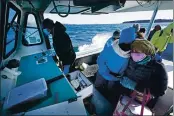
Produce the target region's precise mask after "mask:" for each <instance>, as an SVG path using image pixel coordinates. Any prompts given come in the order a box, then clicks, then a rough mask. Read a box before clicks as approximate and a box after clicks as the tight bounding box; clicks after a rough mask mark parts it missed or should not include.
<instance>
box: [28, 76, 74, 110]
mask: <svg viewBox="0 0 174 116" xmlns="http://www.w3.org/2000/svg"><path fill="white" fill-rule="evenodd" d="M48 88H49V93H48V94H49V96H50V97H49V98H48V99H46V100H44V101H42V102H41V103H40V104H38V105H36V106H35V107H33V108H32V109H30V110H34V109H38V108H42V107H45V106H48V105H53V104H56V103H60V102H64V101H67V100H68V99H71V98H76V97H77V96H76V94H75V92H74V90H73V89H72V87H71V86H70V84H69V83H68V82H67V79H65V78H63V79H61V80H58V81H55V82H53V83H51V84H50V85H48Z"/></svg>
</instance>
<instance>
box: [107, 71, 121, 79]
mask: <svg viewBox="0 0 174 116" xmlns="http://www.w3.org/2000/svg"><path fill="white" fill-rule="evenodd" d="M109 74H111V75H113V76H115V77H117V78H121V77H122V75H120V74H118V73H114V72H111V71H110V72H109Z"/></svg>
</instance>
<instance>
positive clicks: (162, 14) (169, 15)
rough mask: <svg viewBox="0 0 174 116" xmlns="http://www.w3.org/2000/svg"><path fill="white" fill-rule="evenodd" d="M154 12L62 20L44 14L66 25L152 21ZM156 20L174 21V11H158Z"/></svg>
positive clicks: (54, 15) (83, 16)
mask: <svg viewBox="0 0 174 116" xmlns="http://www.w3.org/2000/svg"><path fill="white" fill-rule="evenodd" d="M152 14H153V12H152V11H141V12H127V13H110V14H103V15H80V14H77V15H69V16H68V17H66V18H61V17H60V16H58V15H57V14H50V13H49V14H48V13H45V14H44V18H51V19H53V20H54V21H59V22H61V23H64V24H116V23H122V22H124V21H132V20H145V19H151V16H152ZM156 19H173V10H164V11H158V13H157V16H156Z"/></svg>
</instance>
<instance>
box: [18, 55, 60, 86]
mask: <svg viewBox="0 0 174 116" xmlns="http://www.w3.org/2000/svg"><path fill="white" fill-rule="evenodd" d="M41 56H42V54H41V53H39V54H34V55H30V56H25V57H22V58H21V60H20V67H19V71H21V72H22V73H21V75H20V76H19V77H18V80H17V84H16V85H17V86H20V85H23V84H25V83H28V82H31V81H34V80H37V79H40V78H45V80H49V79H51V78H54V77H56V76H59V75H61V74H62V72H61V70H60V69H59V68H58V66H57V65H56V63H55V62H54V60H53V58H52V57H51V56H47V60H48V62H46V63H43V64H37V63H36V61H37V59H38V58H39V57H41Z"/></svg>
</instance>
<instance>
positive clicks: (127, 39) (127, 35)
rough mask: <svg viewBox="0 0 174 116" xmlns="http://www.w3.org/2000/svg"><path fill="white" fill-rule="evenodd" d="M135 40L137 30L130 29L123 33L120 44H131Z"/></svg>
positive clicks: (124, 30)
mask: <svg viewBox="0 0 174 116" xmlns="http://www.w3.org/2000/svg"><path fill="white" fill-rule="evenodd" d="M134 40H135V28H133V27H129V28H126V29H123V30H122V31H121V35H120V39H119V44H121V43H125V44H129V43H132V42H133V41H134Z"/></svg>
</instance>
